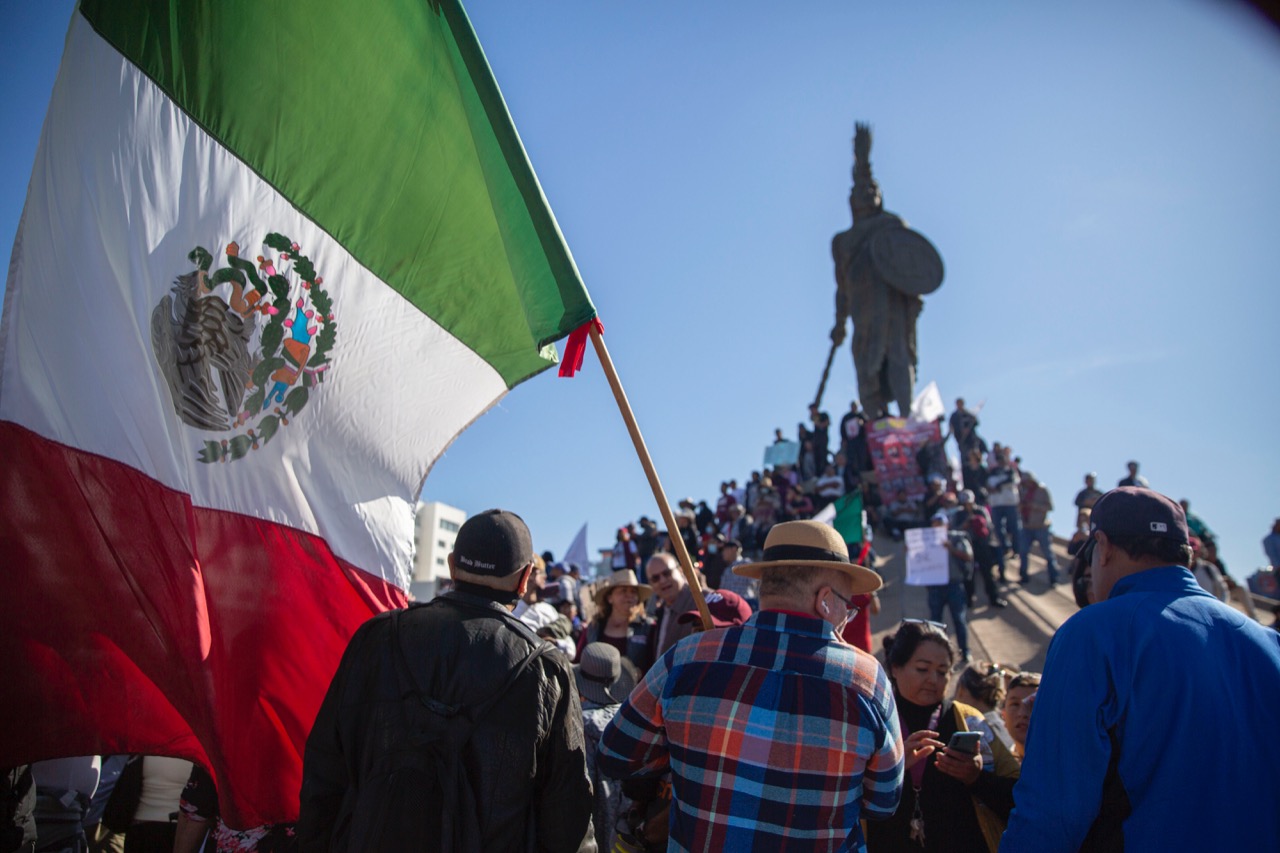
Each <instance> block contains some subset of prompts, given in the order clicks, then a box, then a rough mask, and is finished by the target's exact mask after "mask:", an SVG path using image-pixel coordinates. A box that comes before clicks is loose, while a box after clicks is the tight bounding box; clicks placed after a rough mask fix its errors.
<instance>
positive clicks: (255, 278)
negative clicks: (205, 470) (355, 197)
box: [188, 232, 338, 462]
mask: <svg viewBox="0 0 1280 853" xmlns="http://www.w3.org/2000/svg"><path fill="white" fill-rule="evenodd" d="M262 243H263V245H264V246H266V247H267V248H268V249H274V250H275V251H276V252H277V253H278V255H277V256H276V257H274V258H272V257H269V256H264V255H259V256H258V258H257V261H258V263H257V265H255V264H253V263H251V262H249V261H247V260H245V259H244V258H242V257H240V250H239V246H237V245H236V244H235V243H231V244H229V245H228V246H227V250H226V257H227V264H228V266H226V267H222V268H221V269H219V270H217V271H216V272H213V273H211V274H210V275H209V280H210V281H211V283H212V284H213V285H218V284H223V283H225V282H235V283H239V284H240V285H241V287H242V288H243V293H244V296H245V299H246V300H247V301H248V302H249V303H250V304H252V305H253V310H255V311H258V312H259V313H261V314H262V315H264V316H266V317H267V318H268V319H267V324H266V326H265V327H264V328H263V330H262V336H261V338H260V340H259V342H260V345H261V348H262V349H261V352H260V353H259V361H258V363H257V365H256V366H255V367H254V369H253V374H252V379H251V380H250V385H249V387H248V393H247V394H246V395H245V398H244V404H243V406H242V407H241V409H240V411H239V412H238V413H237V417H236V420H235V423H234V426H233V429H235V430H241V428H242V427H246V425H247V428H244V429H242V430H241V431H237V432H236V434H235V435H233V436H232V437H231V438H226V439H222V440H221V441H206V442H205V443H204V447H203V448H202V449H201V451H200V454H199V457H198V458H199V460H200V461H201V462H231V461H235V460H237V459H242V458H243V457H245V456H247V455H248V454H249V452H250V451H253V450H258V449H259V448H260V447H262V446H265V445H266V444H267V443H268V442H270V441H271V439H272V438H274V437H275V435H276V433H278V432H279V431H280V429H281V428H283V427H286V426H288V425H289V419H290V418H292V417H295V416H296V415H297V414H298V413H299V412H301V411H302V409H303V408H305V407H306V405H307V401H308V399H309V398H310V394H311V389H313V388H314V387H315V386H317V385H319V384H320V383H321V382H323V381H324V377H325V372H326V371H327V370H328V368H329V365H330V360H329V353H330V351H331V350H332V349H333V346H334V343H335V342H336V340H337V334H338V326H337V324H336V323H335V322H334V320H333V298H332V297H331V296H330V295H329V292H328V291H327V290H325V289H324V287H323V286H322V285H323V284H324V278H322V277H321V276H319V275H317V274H316V269H315V265H314V264H313V263H312V262H311V259H310V258H308V257H307V256H306V255H305V254H303V253H302V251H301V247H299V246H298V244H297V243H295V242H293V241H292V240H290V239H289V238H288V237H286V236H284V235H282V234H277V233H275V232H272V233H270V234H268V235H267V237H266V239H265V240H263V241H262ZM188 257H189V258H190V259H191V260H192V261H194V262H195V263H196V264H197V265H200V266H203V267H204V268H206V269H207V268H208V266H209V264H210V263H211V262H212V260H213V259H212V257H211V256H210V255H209V253H208V251H207V250H205V249H204V248H202V247H197V248H195V249H194V250H192V252H191V254H190V255H189V256H188ZM286 264H287V265H288V266H285V265H286ZM277 265H279V266H277ZM289 273H291V274H292V275H293V276H294V277H296V278H297V279H300V280H301V288H297V289H295V287H294V286H293V285H291V283H290V279H289V275H288V274H289ZM264 278H265V281H264ZM298 323H302V324H303V327H304V329H307V330H309V329H310V327H309V326H308V324H310V323H315V326H316V329H315V334H314V335H311V334H310V333H309V331H308V332H307V333H305V334H303V333H297V331H296V329H291V327H292V326H295V325H296V324H298ZM286 335H287V336H286ZM302 338H305V340H302ZM264 412H265V414H264Z"/></svg>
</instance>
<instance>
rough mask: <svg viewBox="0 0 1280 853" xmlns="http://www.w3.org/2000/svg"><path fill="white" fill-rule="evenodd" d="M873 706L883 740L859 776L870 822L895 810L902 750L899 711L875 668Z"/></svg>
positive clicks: (881, 672)
mask: <svg viewBox="0 0 1280 853" xmlns="http://www.w3.org/2000/svg"><path fill="white" fill-rule="evenodd" d="M873 699H874V706H875V709H876V710H877V711H878V712H879V714H880V716H881V718H882V719H883V720H884V728H883V740H882V742H881V743H880V746H879V748H878V749H877V750H876V751H875V752H873V753H872V754H871V757H870V758H869V759H867V769H866V770H865V771H864V773H863V775H862V808H863V814H864V815H865V816H866V817H868V818H871V819H872V820H876V819H882V818H887V817H890V816H892V815H893V813H894V812H895V811H897V810H898V799H899V798H900V797H901V796H902V777H903V747H902V729H901V727H900V726H899V724H898V708H897V705H895V704H894V701H893V690H892V688H891V687H890V686H889V677H888V676H887V675H885V673H884V670H883V669H880V668H879V667H877V673H876V687H875V694H874V697H873Z"/></svg>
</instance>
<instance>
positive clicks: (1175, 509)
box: [1089, 486, 1190, 545]
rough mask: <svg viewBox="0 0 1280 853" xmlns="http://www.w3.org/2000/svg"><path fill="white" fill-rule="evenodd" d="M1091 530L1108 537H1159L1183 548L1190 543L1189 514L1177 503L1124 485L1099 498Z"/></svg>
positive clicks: (1090, 522) (1154, 493) (1147, 491)
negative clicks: (1181, 545) (1177, 543)
mask: <svg viewBox="0 0 1280 853" xmlns="http://www.w3.org/2000/svg"><path fill="white" fill-rule="evenodd" d="M1089 530H1090V531H1094V530H1101V531H1102V532H1103V533H1105V534H1107V535H1108V536H1121V537H1138V536H1155V537H1158V538H1161V539H1172V540H1174V541H1175V542H1179V543H1181V544H1183V545H1186V544H1188V542H1189V541H1190V538H1189V535H1188V531H1187V515H1186V513H1184V512H1183V511H1182V507H1180V506H1178V503H1177V501H1175V500H1173V499H1172V498H1167V497H1165V496H1164V495H1162V494H1160V493H1159V492H1153V491H1151V489H1142V488H1138V487H1137V486H1121V487H1120V488H1118V489H1112V490H1111V491H1109V492H1107V493H1106V494H1105V495H1103V496H1102V497H1100V498H1098V502H1097V503H1095V504H1094V505H1093V513H1092V514H1091V515H1090V516H1089Z"/></svg>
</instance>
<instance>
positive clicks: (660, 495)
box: [591, 323, 711, 631]
mask: <svg viewBox="0 0 1280 853" xmlns="http://www.w3.org/2000/svg"><path fill="white" fill-rule="evenodd" d="M591 343H592V345H593V346H595V348H596V355H597V356H598V357H599V358H600V364H601V366H602V367H604V375H605V377H606V378H607V379H608V380H609V387H610V388H612V389H613V399H615V400H616V401H617V402H618V411H620V412H621V413H622V420H623V421H625V422H626V424H627V432H629V433H631V443H632V444H634V445H635V448H636V455H637V456H639V457H640V464H641V465H642V466H644V473H645V476H646V477H648V478H649V488H650V489H652V490H653V497H654V499H655V500H656V501H657V502H658V511H659V512H661V513H662V520H663V521H665V522H666V524H667V537H668V538H669V539H670V540H671V547H672V548H674V549H675V552H676V559H677V560H679V561H680V570H681V571H682V572H684V577H685V580H687V581H688V582H689V586H690V588H691V589H692V590H693V600H694V601H696V602H697V603H698V612H699V613H701V614H702V630H704V631H710V630H711V611H710V610H708V609H707V599H706V598H705V597H704V596H703V594H702V585H701V584H700V583H699V582H698V574H697V572H695V571H694V570H693V560H692V559H691V558H690V557H689V550H688V549H687V548H685V547H684V538H683V537H681V536H680V528H679V527H677V526H676V518H675V516H674V515H673V514H672V512H671V505H670V504H669V503H668V502H667V494H666V492H664V491H663V490H662V483H661V482H660V481H659V480H658V472H657V471H656V470H655V469H654V467H653V460H652V459H651V458H649V448H647V447H646V446H645V443H644V436H642V435H640V426H639V425H638V424H637V423H636V416H635V413H634V412H632V411H631V403H629V402H628V401H627V392H626V391H623V390H622V383H621V382H620V381H619V380H618V371H617V370H615V369H614V367H613V359H612V358H610V357H609V349H608V348H607V347H606V346H605V345H604V338H603V337H602V336H601V335H600V332H599V330H598V329H597V328H596V325H595V324H594V323H592V324H591ZM676 615H679V614H676Z"/></svg>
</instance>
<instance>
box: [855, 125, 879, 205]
mask: <svg viewBox="0 0 1280 853" xmlns="http://www.w3.org/2000/svg"><path fill="white" fill-rule="evenodd" d="M853 127H854V136H853V197H854V198H857V199H865V200H866V201H867V202H868V203H869V204H870V205H871V206H876V207H878V206H879V205H878V200H879V195H880V185H879V184H877V183H876V179H875V178H873V177H871V125H869V124H864V123H862V122H856V123H855V124H854V126H853Z"/></svg>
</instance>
